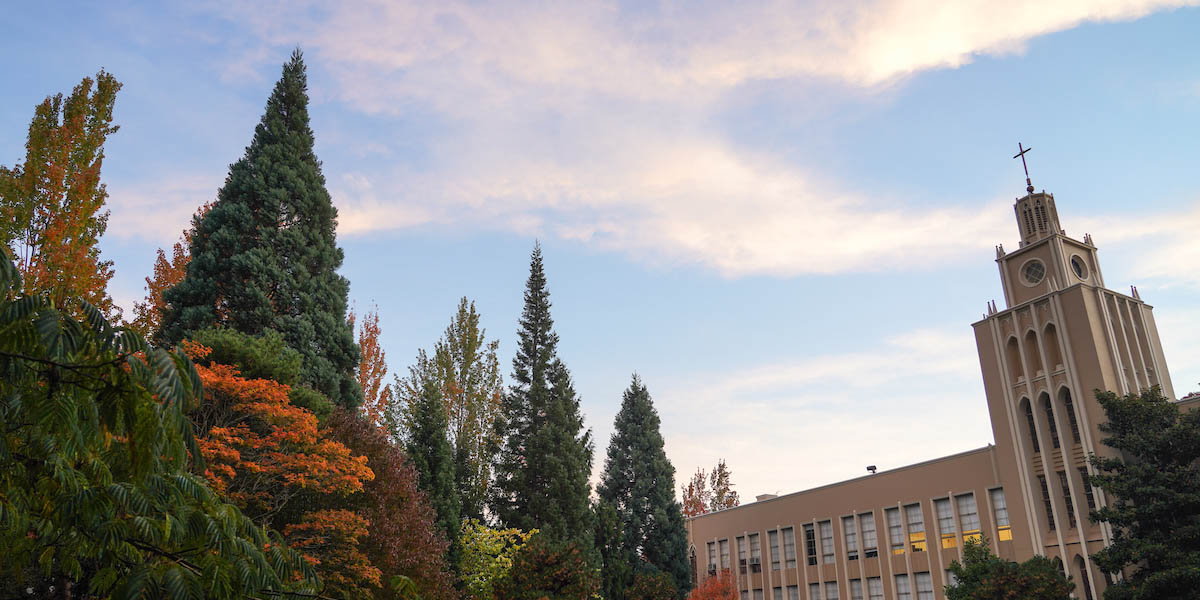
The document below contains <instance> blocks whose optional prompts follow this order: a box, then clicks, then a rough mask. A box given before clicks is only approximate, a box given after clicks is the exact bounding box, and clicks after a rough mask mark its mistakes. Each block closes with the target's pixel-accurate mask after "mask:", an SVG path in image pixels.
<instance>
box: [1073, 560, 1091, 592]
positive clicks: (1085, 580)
mask: <svg viewBox="0 0 1200 600" xmlns="http://www.w3.org/2000/svg"><path fill="white" fill-rule="evenodd" d="M1075 570H1076V571H1078V572H1079V587H1081V588H1083V597H1084V598H1085V599H1086V600H1095V599H1094V598H1093V597H1092V580H1091V579H1090V578H1089V577H1088V569H1087V563H1085V562H1083V557H1082V556H1079V555H1078V554H1076V555H1075Z"/></svg>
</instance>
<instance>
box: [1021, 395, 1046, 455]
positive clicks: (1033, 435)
mask: <svg viewBox="0 0 1200 600" xmlns="http://www.w3.org/2000/svg"><path fill="white" fill-rule="evenodd" d="M1021 404H1022V405H1024V406H1025V422H1026V423H1027V424H1028V425H1029V439H1030V440H1032V441H1033V451H1034V452H1041V451H1042V448H1041V446H1040V445H1039V444H1038V438H1037V425H1035V424H1034V423H1033V408H1032V407H1030V406H1029V400H1028V399H1024V402H1022V403H1021Z"/></svg>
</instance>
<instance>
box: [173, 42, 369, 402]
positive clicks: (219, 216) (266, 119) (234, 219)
mask: <svg viewBox="0 0 1200 600" xmlns="http://www.w3.org/2000/svg"><path fill="white" fill-rule="evenodd" d="M336 225H337V210H336V209H335V208H334V207H333V203H332V201H331V199H330V196H329V192H328V191H327V190H326V189H325V177H324V175H322V174H321V165H320V162H319V161H318V160H317V157H316V154H315V153H314V151H313V132H312V129H311V128H310V127H309V118H308V92H307V75H306V73H305V66H304V60H303V58H302V57H301V54H300V51H299V50H296V51H295V52H294V53H293V54H292V58H291V60H290V61H288V63H287V64H285V65H284V67H283V76H282V77H281V78H280V80H279V82H278V83H277V84H276V85H275V89H274V91H273V92H272V93H271V97H270V98H269V99H268V100H267V107H266V111H265V113H264V114H263V117H262V121H261V122H260V123H259V124H258V127H256V128H255V130H254V139H253V140H252V141H251V142H250V145H249V146H248V147H247V148H246V154H245V156H243V157H242V158H241V159H240V160H238V161H237V162H236V163H234V164H233V165H232V166H231V167H230V170H229V176H228V177H227V178H226V180H225V185H224V186H222V187H221V189H220V190H219V191H218V193H217V200H216V202H215V203H213V206H212V208H211V209H210V210H209V211H208V213H207V214H205V215H204V217H203V218H202V219H200V221H199V222H198V223H197V224H196V231H195V234H194V235H193V236H192V240H191V256H192V259H191V261H190V262H189V263H188V265H187V274H186V275H185V276H184V279H183V281H181V282H179V284H178V285H175V286H174V287H172V288H170V289H169V290H167V291H166V292H164V299H165V300H166V303H167V305H168V307H169V308H168V310H167V313H166V316H165V318H164V324H163V325H164V326H163V330H164V338H165V339H166V340H167V341H169V342H172V343H174V342H178V341H180V340H182V339H184V338H186V337H188V335H190V333H191V332H193V331H196V330H198V329H203V328H206V327H212V326H224V327H228V328H231V329H235V330H237V331H241V332H243V333H248V334H251V335H257V334H261V333H263V332H264V331H266V330H275V331H278V332H280V333H281V334H283V337H284V339H285V340H286V341H287V345H288V346H290V347H291V348H294V349H295V350H297V351H298V352H300V353H301V355H303V357H304V360H303V371H302V379H303V381H304V382H305V383H306V384H308V385H309V386H311V387H312V388H313V389H315V390H317V391H319V392H321V393H323V394H325V395H326V396H328V397H329V398H330V399H332V400H333V401H334V402H335V403H336V404H339V405H341V406H345V407H348V408H357V407H358V405H359V404H361V402H362V389H361V387H360V386H359V384H358V381H357V380H356V378H355V370H356V369H357V367H358V366H359V358H360V357H359V349H358V345H357V344H355V343H354V332H353V330H352V329H351V327H350V324H349V322H348V321H347V320H346V296H347V293H348V291H349V283H348V282H347V281H346V279H345V278H344V277H342V276H341V275H338V273H337V270H338V268H339V267H340V266H341V264H342V250H341V249H340V248H338V247H337V243H336V239H335V231H336Z"/></svg>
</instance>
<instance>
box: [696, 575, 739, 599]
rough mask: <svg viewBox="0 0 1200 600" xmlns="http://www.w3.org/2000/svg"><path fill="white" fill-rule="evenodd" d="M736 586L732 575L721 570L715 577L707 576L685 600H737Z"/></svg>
mask: <svg viewBox="0 0 1200 600" xmlns="http://www.w3.org/2000/svg"><path fill="white" fill-rule="evenodd" d="M737 598H738V594H737V586H736V585H735V584H734V582H733V575H732V574H730V572H729V571H728V570H722V571H721V572H720V573H719V574H717V575H712V576H709V577H708V578H707V579H705V580H704V583H702V584H700V585H699V587H696V588H695V589H693V590H692V593H690V594H688V597H687V600H737Z"/></svg>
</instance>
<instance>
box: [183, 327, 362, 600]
mask: <svg viewBox="0 0 1200 600" xmlns="http://www.w3.org/2000/svg"><path fill="white" fill-rule="evenodd" d="M226 333H232V335H231V337H228V338H225V339H226V340H229V341H235V342H237V341H238V340H239V337H240V343H236V345H237V346H238V347H243V346H246V345H249V344H250V343H252V342H251V341H250V339H249V338H250V337H251V336H247V335H245V334H236V333H233V332H228V331H226ZM184 347H185V348H187V350H188V353H189V355H190V356H191V358H192V359H193V360H194V361H196V363H197V364H196V371H197V373H198V374H199V378H200V381H201V382H202V383H203V385H204V402H202V403H200V405H199V406H197V407H196V408H195V409H193V410H192V411H191V413H190V417H191V419H192V422H193V423H194V424H195V427H196V431H197V434H198V437H197V442H198V445H199V449H200V452H201V454H202V455H203V457H204V459H205V461H206V463H207V465H206V468H205V470H204V476H205V478H206V479H208V480H209V481H210V482H211V483H212V485H213V486H214V487H215V488H216V489H217V490H218V491H220V492H222V493H223V494H225V495H226V496H228V497H229V498H230V499H232V500H233V501H234V503H236V504H237V505H238V506H239V507H241V509H242V510H243V511H244V512H245V513H246V514H247V515H248V516H250V517H251V518H253V519H255V520H256V521H258V522H259V523H262V524H264V525H269V526H271V527H274V528H276V529H278V530H280V531H282V532H283V534H284V538H285V539H286V540H287V543H288V544H289V546H291V547H292V548H295V549H297V550H299V551H301V552H302V553H304V556H305V558H306V559H307V560H308V561H309V562H310V563H311V564H313V565H314V566H315V567H316V569H317V572H318V573H319V575H320V576H321V580H322V581H323V582H324V584H325V585H326V586H329V587H330V588H331V589H333V590H339V591H341V592H343V593H346V594H362V593H366V592H368V591H369V590H371V589H374V588H378V587H380V584H381V580H380V575H381V574H380V572H379V570H378V568H376V567H374V566H373V565H371V564H370V562H369V560H368V559H367V557H366V555H365V554H363V552H362V551H361V549H360V547H359V546H360V543H361V540H362V539H363V538H365V537H366V535H367V528H368V526H369V525H370V523H369V521H368V520H367V519H366V518H364V517H363V516H362V515H359V514H357V513H355V512H352V511H350V510H347V509H345V508H342V507H341V506H339V505H338V503H334V504H333V506H328V505H326V506H322V505H321V504H322V502H321V501H320V500H321V499H322V498H323V497H334V498H339V499H340V498H344V497H346V496H350V495H352V494H356V493H361V492H362V489H363V485H364V483H365V482H367V481H370V480H371V479H372V478H373V477H374V473H373V472H372V471H371V469H370V468H368V467H367V459H366V457H364V456H357V455H354V454H353V453H351V452H350V449H349V448H347V447H346V446H345V445H344V444H342V443H340V442H338V441H336V440H334V439H332V438H330V437H329V435H328V433H327V432H325V431H322V430H319V429H318V427H317V417H316V416H315V415H314V414H312V413H311V412H310V411H308V410H305V409H303V408H301V407H299V406H295V405H293V404H292V403H291V400H290V398H289V392H290V385H289V383H291V382H290V381H276V380H272V379H258V378H255V379H248V378H246V377H243V376H242V374H241V372H240V371H239V369H238V367H237V366H233V365H226V364H220V363H216V362H212V361H211V360H210V359H209V356H210V355H211V354H212V353H213V351H212V350H211V349H210V348H208V347H205V346H202V345H199V344H196V343H193V342H190V341H185V342H184ZM234 352H236V351H235V350H230V349H227V348H223V349H221V353H222V354H225V355H229V354H232V353H234ZM259 360H261V361H263V362H266V361H268V360H269V358H267V357H259ZM285 360H286V359H285ZM259 368H269V367H265V366H260V367H259ZM269 372H272V373H275V375H276V376H283V375H282V374H284V373H287V372H288V371H287V370H286V369H284V368H275V369H271V370H270V371H269ZM309 495H315V496H317V497H318V498H317V500H315V501H313V500H309V499H308V498H306V496H309Z"/></svg>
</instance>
